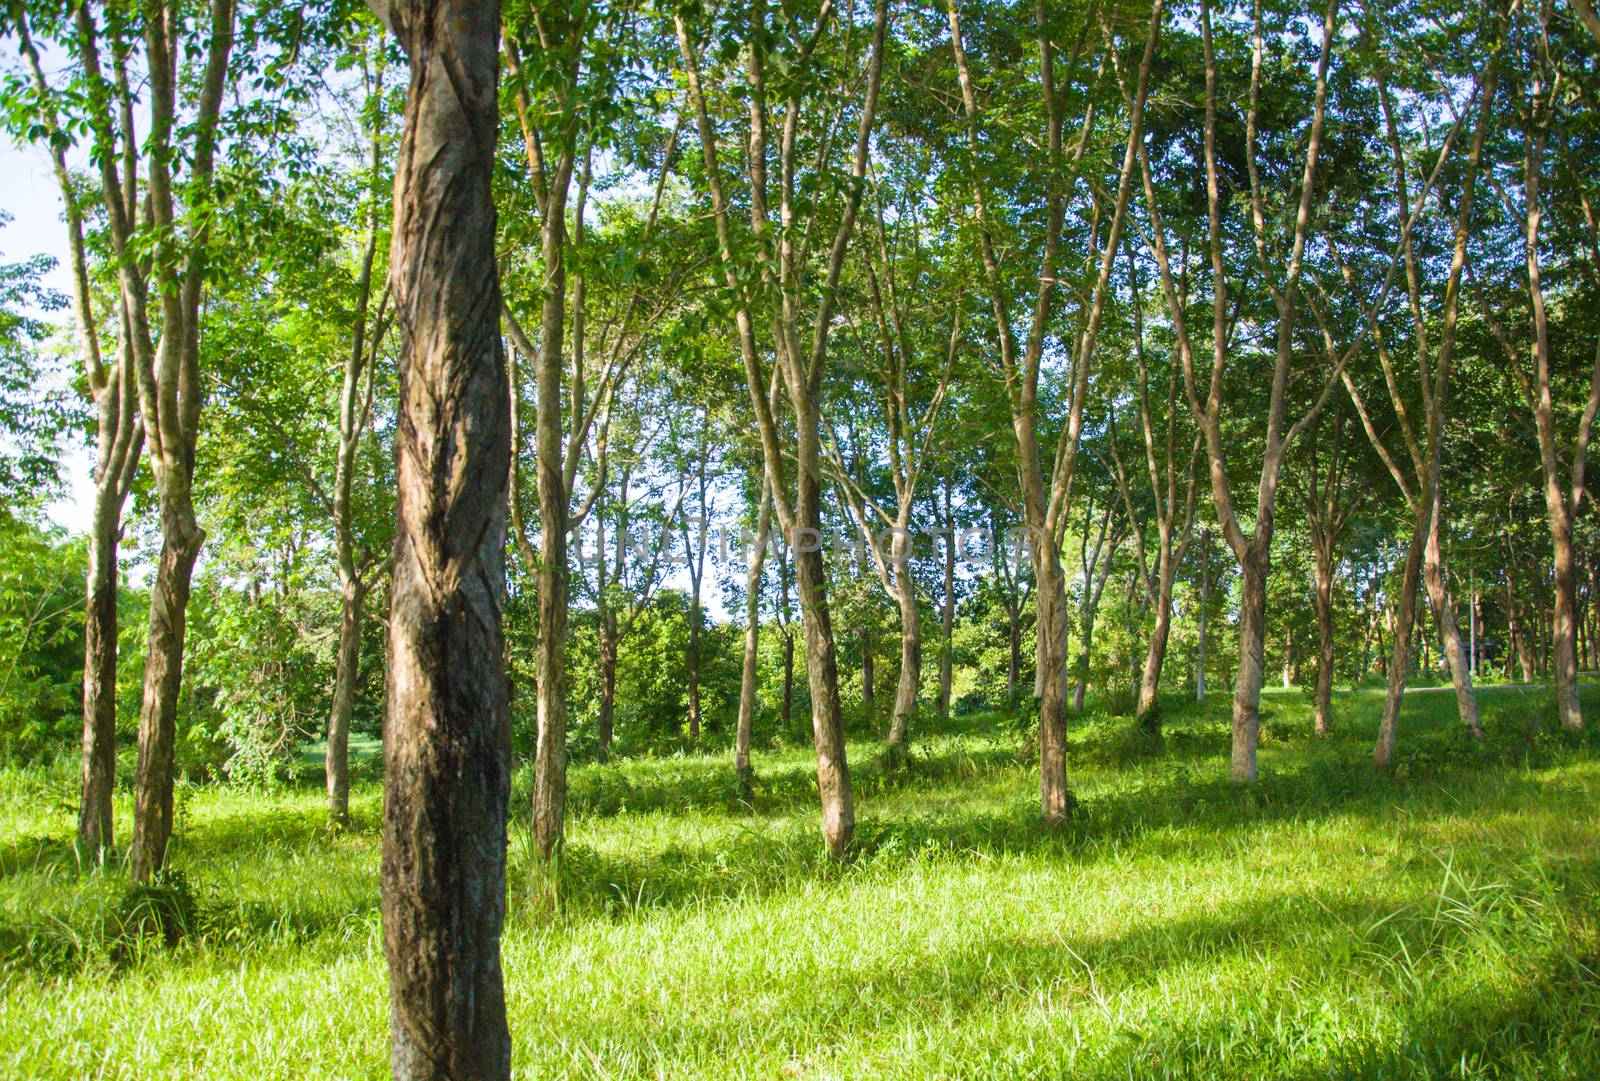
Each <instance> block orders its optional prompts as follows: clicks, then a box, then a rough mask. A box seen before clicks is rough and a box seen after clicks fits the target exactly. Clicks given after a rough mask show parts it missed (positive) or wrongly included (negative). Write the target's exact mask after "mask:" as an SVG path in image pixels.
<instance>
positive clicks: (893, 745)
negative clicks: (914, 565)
mask: <svg viewBox="0 0 1600 1081" xmlns="http://www.w3.org/2000/svg"><path fill="white" fill-rule="evenodd" d="M892 558H893V559H894V560H896V562H895V574H894V581H895V586H896V589H897V592H898V593H899V601H900V680H899V682H898V684H896V686H895V693H894V713H893V714H892V715H891V718H890V722H889V738H888V739H887V740H886V741H885V745H886V746H887V748H888V752H889V755H890V757H891V758H900V757H903V756H904V755H905V753H906V744H907V742H908V741H909V733H910V731H911V719H912V717H913V716H914V715H915V714H916V711H917V690H918V688H920V687H921V685H922V613H921V611H920V609H919V608H918V605H917V587H916V581H915V579H913V578H912V576H911V569H910V566H909V563H910V559H911V534H910V533H909V531H906V530H903V529H902V530H898V531H896V533H895V535H894V543H893V556H892Z"/></svg>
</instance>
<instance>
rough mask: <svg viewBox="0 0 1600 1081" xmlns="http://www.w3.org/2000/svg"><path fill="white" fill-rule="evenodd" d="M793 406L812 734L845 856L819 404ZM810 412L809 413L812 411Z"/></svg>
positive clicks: (840, 721) (829, 822)
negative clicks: (824, 545)
mask: <svg viewBox="0 0 1600 1081" xmlns="http://www.w3.org/2000/svg"><path fill="white" fill-rule="evenodd" d="M796 398H797V400H795V401H794V403H793V404H794V407H795V412H796V415H797V416H798V417H800V422H799V425H798V427H799V439H798V451H799V453H798V455H797V456H796V458H797V462H796V464H797V467H798V468H797V469H796V474H797V476H796V478H795V482H796V486H797V490H798V495H799V498H798V499H797V500H796V501H795V510H794V521H795V535H794V536H792V537H791V544H792V546H793V548H794V553H795V557H794V568H795V589H796V592H797V593H798V594H799V596H800V622H801V625H802V627H803V628H804V631H805V636H806V676H807V679H808V681H809V682H810V686H811V732H812V739H813V741H814V743H815V745H816V751H817V793H818V796H819V798H820V801H821V804H822V836H823V838H824V840H826V842H827V844H828V851H829V852H830V853H832V854H833V855H834V856H835V857H838V856H842V855H844V852H845V849H847V848H848V847H849V846H850V838H851V837H852V836H853V834H854V832H855V824H856V814H855V801H854V799H853V797H852V794H851V789H850V770H849V765H848V764H847V763H846V761H845V750H844V716H843V714H842V713H841V711H840V708H839V662H838V656H837V654H836V653H835V652H834V645H833V621H832V619H831V618H830V616H829V613H828V592H827V589H828V585H827V570H826V567H825V565H824V563H823V558H822V544H821V538H822V484H821V472H822V470H821V447H820V445H819V442H820V441H819V436H818V427H817V421H818V418H817V416H816V414H815V412H814V410H815V406H816V403H815V402H814V401H813V402H810V403H805V402H802V401H800V400H798V396H796ZM808 407H809V408H808ZM807 413H809V414H810V415H809V416H808V415H807Z"/></svg>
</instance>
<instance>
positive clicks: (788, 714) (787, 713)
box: [783, 630, 794, 729]
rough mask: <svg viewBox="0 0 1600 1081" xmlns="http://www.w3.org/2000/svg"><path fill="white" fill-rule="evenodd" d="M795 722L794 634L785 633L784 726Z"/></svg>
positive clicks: (789, 631)
mask: <svg viewBox="0 0 1600 1081" xmlns="http://www.w3.org/2000/svg"><path fill="white" fill-rule="evenodd" d="M793 720H794V632H793V631H791V630H785V631H784V632H783V726H784V728H786V729H787V728H788V727H789V724H790V722H791V721H793Z"/></svg>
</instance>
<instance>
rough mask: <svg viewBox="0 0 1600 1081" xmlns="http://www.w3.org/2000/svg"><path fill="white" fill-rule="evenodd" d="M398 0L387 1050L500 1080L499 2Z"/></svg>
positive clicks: (506, 431) (506, 743)
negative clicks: (405, 67)
mask: <svg viewBox="0 0 1600 1081" xmlns="http://www.w3.org/2000/svg"><path fill="white" fill-rule="evenodd" d="M388 15H389V23H390V26H391V28H392V29H393V30H394V31H395V32H396V34H397V35H398V36H399V38H400V43H401V45H402V47H403V48H404V49H405V51H406V53H407V55H408V57H409V62H410V70H411V82H410V92H409V95H408V97H407V102H406V113H405V134H404V136H403V138H402V142H401V146H400V152H399V167H398V170H397V173H396V176H395V189H394V190H395V200H394V203H395V206H394V241H393V253H392V258H391V262H390V267H391V269H390V280H391V282H392V283H393V293H394V297H395V312H396V319H397V327H398V329H399V332H400V337H401V348H400V363H399V374H400V400H399V424H398V429H397V433H396V437H395V458H396V520H397V531H396V538H395V548H394V576H393V586H392V597H391V607H390V617H389V636H390V644H391V650H392V659H391V661H390V665H391V667H390V673H389V679H388V702H387V709H386V711H385V716H384V741H383V742H384V830H383V871H382V887H383V941H384V953H385V955H386V956H387V958H388V962H389V1002H390V1069H391V1071H392V1073H393V1075H394V1077H395V1078H397V1079H406V1081H410V1079H424V1078H426V1079H430V1081H433V1079H444V1078H451V1079H469V1078H470V1079H495V1081H500V1079H504V1078H507V1077H509V1076H510V1070H511V1038H510V1033H509V1030H508V1028H507V1025H506V1010H505V993H504V985H503V980H502V974H501V967H500V929H501V923H502V920H503V918H504V914H505V869H506V804H507V800H508V798H509V793H510V781H511V738H510V726H509V722H508V717H507V685H506V678H505V667H504V658H505V641H504V636H503V634H502V629H501V605H502V601H503V599H504V593H505V540H506V491H507V483H508V466H509V464H510V423H509V413H510V403H509V391H508V387H507V382H506V370H505V357H504V356H503V354H502V353H501V348H500V328H499V312H500V289H499V283H498V274H497V271H496V267H495V244H494V236H495V210H494V202H493V199H492V197H491V195H490V180H491V176H492V173H493V167H494V151H495V132H496V127H497V124H498V120H499V110H498V103H497V98H496V89H497V86H496V84H497V81H498V75H499V62H498V58H499V36H500V6H499V4H498V3H496V2H494V0H487V2H481V3H480V2H458V3H454V4H451V5H448V6H446V5H443V4H438V3H434V2H430V0H406V2H403V3H396V4H394V5H393V6H392V7H390V8H389V10H388ZM441 223H448V227H443V225H442V224H441ZM544 405H545V401H544V399H543V398H541V401H540V407H541V409H542V408H543V407H544ZM556 524H557V525H559V521H558V522H557V523H556ZM544 526H545V533H546V535H547V536H549V535H550V534H551V533H552V532H554V534H555V536H557V537H562V538H564V531H562V530H561V529H559V528H557V529H555V530H552V528H551V526H552V522H551V520H549V519H546V520H545V522H544ZM547 640H548V639H547Z"/></svg>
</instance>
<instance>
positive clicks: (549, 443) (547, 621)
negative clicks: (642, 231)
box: [532, 150, 573, 860]
mask: <svg viewBox="0 0 1600 1081" xmlns="http://www.w3.org/2000/svg"><path fill="white" fill-rule="evenodd" d="M572 157H573V155H572V153H571V151H570V150H569V151H567V152H566V153H564V154H563V155H562V164H561V167H560V168H559V169H558V170H557V172H558V174H559V175H558V176H557V178H556V179H555V180H554V181H553V182H552V184H551V187H550V191H549V195H548V196H547V197H546V198H545V200H544V204H545V205H544V207H543V221H542V222H541V228H542V250H543V257H544V284H543V290H544V295H543V301H542V304H541V307H540V323H539V326H540V336H539V344H538V354H537V357H536V361H535V366H536V369H537V370H536V372H535V380H536V385H537V388H538V400H537V403H536V406H535V423H534V454H535V459H536V462H537V471H536V476H537V479H538V485H537V486H538V490H539V574H538V586H537V589H538V595H539V647H538V654H537V659H536V661H535V665H534V674H535V680H536V681H537V684H538V688H537V692H536V695H537V715H538V734H537V737H536V750H535V757H534V766H533V806H532V827H533V839H534V844H535V846H536V847H537V849H538V851H539V854H540V856H541V857H543V858H544V859H547V860H548V859H550V858H551V857H552V856H554V855H555V851H556V848H557V847H558V846H559V845H560V843H561V833H562V829H563V826H564V824H565V820H566V806H567V697H566V677H567V672H566V669H567V603H568V596H569V594H570V591H571V582H570V581H569V578H568V576H569V573H570V568H569V566H568V564H567V530H568V526H569V517H570V502H571V490H570V489H569V488H568V487H567V479H566V453H565V450H564V449H563V446H562V409H561V406H562V385H561V384H562V377H563V375H564V371H563V367H564V357H563V353H562V342H563V341H564V340H565V331H564V329H563V328H564V325H565V321H566V246H567V226H566V214H567V209H566V208H567V186H568V184H569V183H570V181H571V177H572Z"/></svg>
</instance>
